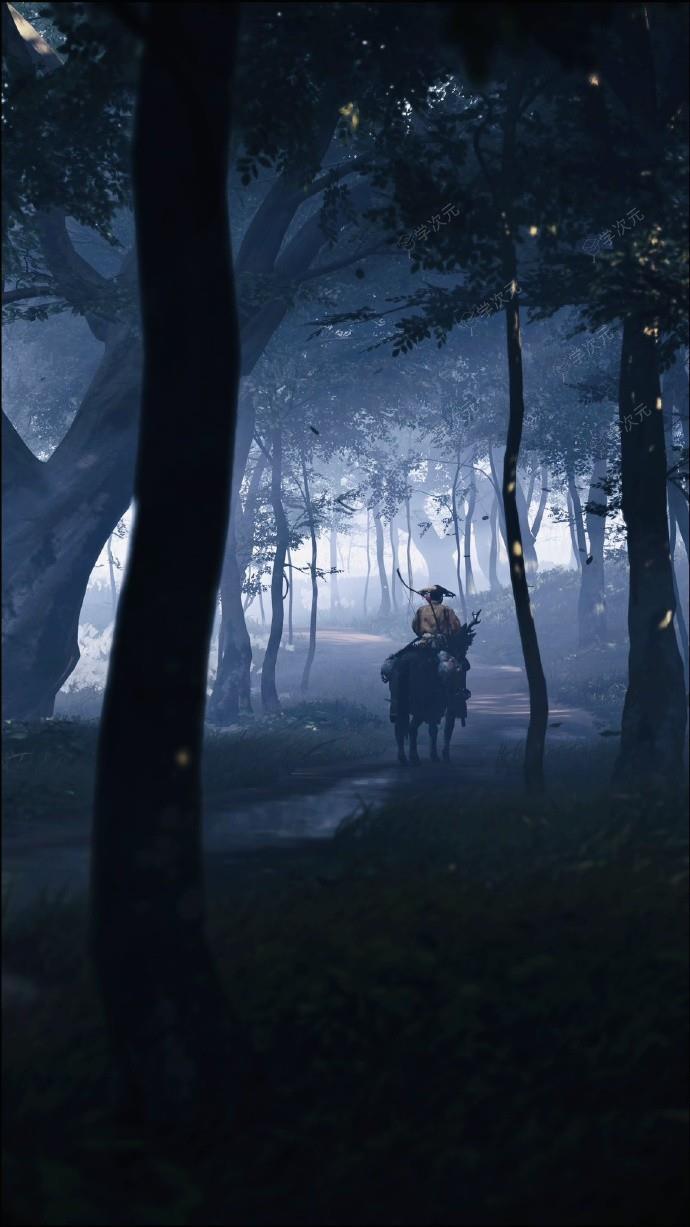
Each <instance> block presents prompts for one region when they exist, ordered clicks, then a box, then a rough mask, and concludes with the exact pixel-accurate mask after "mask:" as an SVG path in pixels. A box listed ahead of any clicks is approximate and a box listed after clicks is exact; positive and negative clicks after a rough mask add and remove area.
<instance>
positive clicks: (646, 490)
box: [616, 316, 687, 782]
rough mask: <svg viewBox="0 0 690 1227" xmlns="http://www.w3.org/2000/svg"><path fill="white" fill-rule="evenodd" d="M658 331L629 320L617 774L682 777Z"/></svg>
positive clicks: (623, 395)
mask: <svg viewBox="0 0 690 1227" xmlns="http://www.w3.org/2000/svg"><path fill="white" fill-rule="evenodd" d="M655 332H656V330H655V325H654V320H653V318H652V317H651V316H650V317H649V318H648V319H643V318H640V317H628V318H627V319H626V320H625V321H624V325H623V352H622V355H621V375H620V394H619V415H620V427H621V458H622V484H623V517H624V520H625V525H626V529H627V537H628V560H629V564H630V594H629V602H628V633H629V638H630V656H629V664H628V689H627V692H626V696H625V704H624V707H623V723H622V736H621V746H620V754H619V758H618V763H617V769H616V775H617V778H619V779H620V780H624V781H626V782H627V781H629V780H630V779H631V778H632V777H634V776H637V777H656V778H657V779H659V780H664V781H668V782H670V781H675V780H677V779H678V777H679V776H680V773H681V771H682V767H683V752H684V743H685V725H686V719H687V710H686V697H685V685H684V681H683V663H682V661H681V658H680V653H679V651H678V644H677V641H676V635H675V628H674V625H673V623H674V620H675V613H676V597H675V593H674V584H673V568H672V566H671V556H670V550H669V538H668V518H667V513H666V505H667V495H666V484H667V483H666V449H665V446H664V426H663V413H662V412H661V407H662V400H661V392H660V387H659V374H658V365H657V352H656V336H655ZM640 406H642V408H640ZM638 410H639V411H638ZM645 410H646V416H645ZM636 411H638V412H636ZM631 423H632V424H631Z"/></svg>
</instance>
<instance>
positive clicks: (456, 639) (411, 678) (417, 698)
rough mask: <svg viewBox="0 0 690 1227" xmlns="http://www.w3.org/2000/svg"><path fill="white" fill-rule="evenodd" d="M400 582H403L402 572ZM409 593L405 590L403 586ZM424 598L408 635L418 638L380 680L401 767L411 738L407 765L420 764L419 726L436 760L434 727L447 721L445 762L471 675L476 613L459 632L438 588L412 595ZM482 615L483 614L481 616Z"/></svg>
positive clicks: (445, 591)
mask: <svg viewBox="0 0 690 1227" xmlns="http://www.w3.org/2000/svg"><path fill="white" fill-rule="evenodd" d="M398 576H399V578H400V580H401V582H402V583H403V584H404V583H405V581H404V580H403V579H402V576H401V575H400V572H398ZM405 586H406V587H409V585H405ZM410 591H411V592H415V591H417V594H418V595H419V596H422V597H424V602H425V603H424V605H422V606H421V607H420V608H419V609H418V610H417V611H416V613H415V615H414V618H413V621H412V630H413V631H414V633H415V636H416V638H415V639H414V640H413V641H412V642H411V643H409V644H406V646H405V647H404V648H402V649H401V650H400V651H399V652H396V653H394V655H393V656H390V657H389V658H388V660H386V661H385V662H384V665H383V668H382V670H381V678H382V680H383V681H384V682H387V683H388V684H389V685H390V693H391V711H390V718H391V722H392V723H394V724H395V732H396V739H397V742H398V758H399V760H400V762H405V761H407V760H406V757H405V748H404V742H405V739H406V738H409V742H410V760H411V761H412V762H415V761H418V755H417V732H418V729H419V726H420V724H424V723H426V724H428V725H429V735H430V739H431V758H432V761H433V760H435V759H437V758H438V754H437V751H436V739H437V736H438V726H439V723H440V721H441V720H442V719H443V718H444V717H445V722H444V746H443V757H444V759H447V758H448V757H449V747H450V738H451V736H452V732H453V727H454V724H455V720H456V719H457V718H459V719H460V720H461V722H462V724H463V725H464V724H465V721H466V719H467V699H468V698H469V697H470V691H469V690H466V689H465V676H466V673H467V670H468V669H469V667H470V665H469V661H468V660H467V659H466V652H467V649H468V648H469V646H470V644H471V642H472V640H473V638H474V631H473V629H472V628H473V627H474V626H475V625H476V624H477V623H478V621H479V613H477V614H474V615H473V617H472V621H471V622H470V623H469V624H468V625H467V626H463V625H462V624H461V623H460V620H459V619H458V617H457V615H456V614H455V613H454V611H453V610H452V609H451V608H450V607H449V606H448V605H444V604H443V598H444V596H449V597H452V596H454V593H452V592H449V590H448V589H447V588H444V587H443V585H442V584H432V585H430V586H429V587H428V588H422V589H420V590H416V589H413V588H411V589H410ZM479 612H481V611H479Z"/></svg>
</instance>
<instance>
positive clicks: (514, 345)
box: [503, 243, 549, 793]
mask: <svg viewBox="0 0 690 1227" xmlns="http://www.w3.org/2000/svg"><path fill="white" fill-rule="evenodd" d="M504 273H505V274H506V276H505V280H506V282H509V281H516V279H517V269H516V266H515V254H514V251H513V250H512V244H509V243H507V244H506V252H505V257H504ZM505 310H506V338H507V345H508V387H509V397H510V407H509V415H508V434H507V438H506V451H505V456H504V458H503V508H504V514H505V525H506V538H507V545H508V564H509V567H510V582H511V584H512V587H513V599H514V601H515V614H516V617H517V624H518V630H519V631H520V642H521V644H522V654H523V657H524V661H525V673H526V674H527V685H528V687H529V709H530V715H529V725H528V728H527V741H526V745H525V763H524V776H525V786H526V788H527V790H528V792H532V793H535V792H541V791H542V789H543V787H544V743H545V740H546V725H547V721H548V718H549V703H548V696H547V691H546V678H545V677H544V670H543V667H542V663H541V654H540V652H539V642H538V640H537V628H536V626H535V624H534V615H533V611H532V607H531V604H530V598H529V587H528V585H527V574H526V571H525V560H524V551H523V544H522V534H521V532H520V517H519V515H518V504H517V497H516V490H517V465H518V457H519V455H520V440H521V438H522V423H523V420H524V415H525V405H524V399H523V390H522V344H521V340H520V309H519V305H518V296H517V294H515V295H513V297H512V298H510V300H509V301H508V303H507V304H506V309H505Z"/></svg>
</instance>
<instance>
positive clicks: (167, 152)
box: [91, 4, 240, 1133]
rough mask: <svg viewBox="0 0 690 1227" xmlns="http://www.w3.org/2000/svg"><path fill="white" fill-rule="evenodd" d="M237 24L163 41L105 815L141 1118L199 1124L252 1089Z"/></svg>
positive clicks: (122, 1001)
mask: <svg viewBox="0 0 690 1227" xmlns="http://www.w3.org/2000/svg"><path fill="white" fill-rule="evenodd" d="M236 23H237V10H236V6H235V5H227V6H225V7H223V8H221V7H220V6H218V5H206V4H204V5H201V6H197V7H196V8H193V7H192V6H190V5H171V6H170V7H169V9H168V10H167V13H166V20H165V23H164V26H163V27H160V26H159V25H158V24H157V25H156V34H155V42H154V40H153V36H149V39H148V40H147V42H146V45H145V49H144V56H143V62H142V67H141V79H140V86H139V96H138V105H137V114H136V126H135V139H134V154H133V163H134V166H133V170H134V189H135V215H136V224H137V249H138V258H139V270H140V283H141V309H142V322H143V334H144V344H145V364H144V380H143V395H142V406H141V418H140V428H139V452H138V460H137V471H136V482H135V496H136V504H137V515H136V519H135V523H134V528H133V533H132V541H131V547H130V552H129V559H128V564H127V573H126V578H125V582H124V584H123V587H122V592H121V595H120V602H119V606H118V613H117V620H116V626H115V635H114V641H113V649H112V653H111V659H110V667H109V672H108V681H107V686H106V692H105V699H104V704H103V715H102V718H101V726H100V735H99V747H98V764H97V779H96V791H95V808H94V832H93V862H92V879H91V943H92V950H93V957H94V962H95V968H96V974H97V980H98V984H99V987H100V992H101V996H102V1000H103V1005H104V1010H105V1016H106V1020H107V1024H108V1030H109V1035H110V1039H111V1044H112V1051H113V1057H114V1061H115V1066H116V1069H117V1071H118V1073H119V1075H120V1079H121V1084H122V1086H123V1089H124V1092H125V1094H126V1098H127V1103H128V1106H129V1107H130V1108H131V1109H132V1110H133V1111H134V1112H136V1113H137V1115H139V1116H141V1117H143V1118H144V1119H145V1120H147V1121H149V1122H151V1123H153V1124H154V1125H155V1127H156V1128H157V1129H158V1130H159V1131H163V1130H167V1129H172V1130H180V1131H183V1132H185V1133H189V1132H190V1131H196V1130H198V1129H199V1128H200V1127H201V1126H203V1127H204V1128H205V1129H207V1128H208V1126H209V1120H211V1121H212V1120H214V1118H218V1119H219V1120H222V1119H227V1117H228V1114H229V1112H230V1111H231V1105H232V1097H233V1091H234V1088H233V1077H232V1070H233V1061H234V1060H235V1058H234V1057H233V1054H232V1045H231V1042H230V1035H229V1025H228V1023H227V1018H226V1012H225V1001H224V998H223V994H222V990H221V987H220V984H219V981H218V977H217V974H216V970H215V967H214V965H213V962H212V960H211V956H210V953H209V950H208V947H207V944H206V938H205V921H204V896H203V875H202V858H201V770H200V769H201V752H202V740H203V717H204V704H205V699H206V678H207V669H208V652H209V642H210V636H211V631H212V627H213V619H214V611H215V604H216V598H217V590H218V581H219V579H220V570H221V563H222V557H223V544H224V537H225V529H226V522H227V514H228V506H229V495H230V477H231V458H232V439H233V431H234V424H235V414H236V400H237V386H238V378H239V364H240V353H239V336H238V328H237V319H236V312H235V305H234V296H233V277H232V264H231V254H230V236H229V228H228V218H227V191H226V185H227V173H228V166H227V161H228V150H229V145H230V114H231V108H230V91H231V81H230V78H231V75H232V64H233V58H234V48H235V41H236ZM173 196H174V199H175V208H174V209H171V208H170V207H169V202H170V199H171V198H172V197H173ZM172 253H174V259H172V258H171V255H172ZM202 363H203V369H204V379H203V380H202V381H201V383H200V382H199V368H200V364H202ZM192 405H193V406H194V412H192V411H191V409H190V406H192ZM180 507H184V509H185V514H184V516H183V517H181V518H180V516H179V508H180ZM173 522H176V524H177V531H176V533H175V534H174V536H173V535H172V534H171V532H170V525H171V523H173ZM180 556H181V557H182V558H183V559H184V564H185V583H184V585H181V586H180V585H179V584H178V582H177V578H176V575H177V564H178V561H179V558H180ZM172 611H174V616H172Z"/></svg>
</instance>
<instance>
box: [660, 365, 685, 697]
mask: <svg viewBox="0 0 690 1227" xmlns="http://www.w3.org/2000/svg"><path fill="white" fill-rule="evenodd" d="M678 374H680V375H681V376H683V378H682V383H681V386H682V387H683V391H684V392H685V399H686V400H687V390H686V386H685V385H686V381H685V379H684V375H685V372H684V371H683V369H682V365H681V364H680V363H679V362H678V361H677V360H676V364H675V367H673V368H672V369H671V371H670V372H669V374H668V375H667V376H665V377H664V378H663V380H662V400H663V405H664V408H663V414H664V443H665V446H666V463H667V465H669V466H671V467H674V465H675V461H676V455H677V452H676V449H675V448H674V445H673V412H674V408H677V410H678V414H679V416H680V417H682V416H683V415H682V410H681V407H680V404H679V403H678V402H679V400H680V397H679V395H678V392H677V386H678V383H679V382H681V381H679V380H678ZM681 403H682V402H681ZM686 414H687V406H686ZM674 477H676V474H672V476H671V477H670V478H669V479H668V480H667V482H666V496H667V500H668V524H669V546H670V554H671V569H672V573H673V594H674V596H675V598H676V631H677V634H678V647H679V649H680V654H681V656H682V657H683V677H684V679H685V690H686V692H687V690H688V628H687V625H686V622H685V614H684V612H683V603H682V601H681V598H680V593H679V591H678V573H677V571H676V542H677V532H676V529H677V527H680V528H681V529H682V527H683V524H685V529H686V533H687V522H688V504H687V502H686V500H685V498H684V497H683V492H682V490H679V489H678V486H677V485H676V484H675V481H674V480H673V478H674ZM677 500H679V501H680V506H678V501H677ZM686 553H687V545H686Z"/></svg>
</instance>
